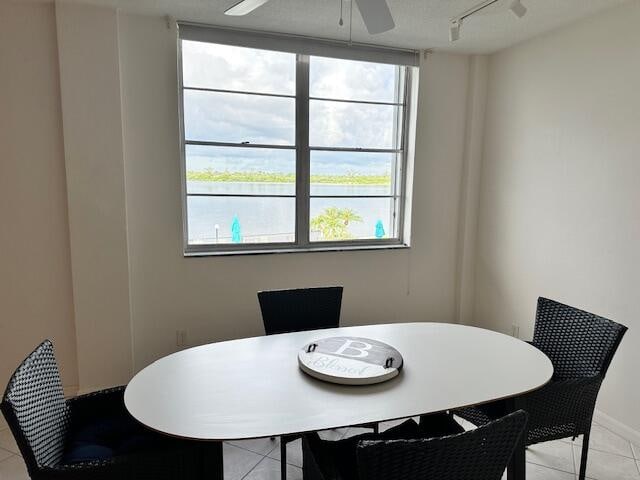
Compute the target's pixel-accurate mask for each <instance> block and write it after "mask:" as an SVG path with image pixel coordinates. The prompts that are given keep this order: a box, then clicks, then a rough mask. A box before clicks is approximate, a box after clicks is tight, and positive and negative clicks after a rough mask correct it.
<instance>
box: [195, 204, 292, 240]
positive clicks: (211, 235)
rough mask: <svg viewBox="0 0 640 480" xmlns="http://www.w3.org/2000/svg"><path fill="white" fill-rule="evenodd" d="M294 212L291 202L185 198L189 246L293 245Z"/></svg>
mask: <svg viewBox="0 0 640 480" xmlns="http://www.w3.org/2000/svg"><path fill="white" fill-rule="evenodd" d="M295 212H296V206H295V199H294V198H260V197H257V198H247V197H187V215H188V224H189V244H190V245H193V244H203V243H207V244H216V243H219V244H230V243H273V242H278V243H279V242H293V241H294V238H295V224H296V222H295ZM216 227H217V228H216Z"/></svg>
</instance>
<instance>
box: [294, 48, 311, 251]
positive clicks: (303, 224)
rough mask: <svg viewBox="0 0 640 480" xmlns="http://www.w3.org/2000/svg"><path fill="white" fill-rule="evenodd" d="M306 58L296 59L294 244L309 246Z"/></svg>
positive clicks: (307, 79) (307, 77) (304, 56)
mask: <svg viewBox="0 0 640 480" xmlns="http://www.w3.org/2000/svg"><path fill="white" fill-rule="evenodd" d="M309 163H310V160H309V56H308V55H297V56H296V243H297V244H298V245H300V246H308V245H309V204H310V200H309V192H310V188H311V186H310V173H309V170H310V166H309Z"/></svg>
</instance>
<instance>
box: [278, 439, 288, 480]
mask: <svg viewBox="0 0 640 480" xmlns="http://www.w3.org/2000/svg"><path fill="white" fill-rule="evenodd" d="M287 440H288V439H287V437H280V480H287Z"/></svg>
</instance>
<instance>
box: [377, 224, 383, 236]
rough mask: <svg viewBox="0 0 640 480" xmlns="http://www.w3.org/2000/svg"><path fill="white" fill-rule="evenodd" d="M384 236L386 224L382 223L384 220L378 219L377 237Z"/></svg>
mask: <svg viewBox="0 0 640 480" xmlns="http://www.w3.org/2000/svg"><path fill="white" fill-rule="evenodd" d="M382 237H384V226H383V225H382V220H378V221H377V222H376V238H382Z"/></svg>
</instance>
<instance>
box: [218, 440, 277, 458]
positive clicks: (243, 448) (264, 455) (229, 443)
mask: <svg viewBox="0 0 640 480" xmlns="http://www.w3.org/2000/svg"><path fill="white" fill-rule="evenodd" d="M278 438H280V437H278ZM241 441H242V440H241ZM222 443H226V444H228V445H231V446H232V447H236V448H240V449H242V450H244V451H245V452H251V453H255V454H256V455H260V456H262V457H268V456H269V454H270V453H272V452H273V451H274V450H275V449H276V448H278V447H279V446H280V444H278V445H276V446H274V447H273V448H272V449H271V450H269V451H268V452H267V453H258V452H254V451H253V450H249V449H248V448H246V447H242V446H240V445H236V444H235V443H234V441H231V442H227V441H225V442H222ZM270 458H271V457H270Z"/></svg>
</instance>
